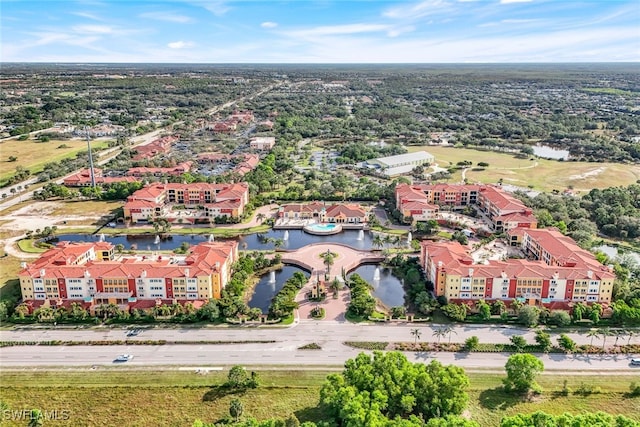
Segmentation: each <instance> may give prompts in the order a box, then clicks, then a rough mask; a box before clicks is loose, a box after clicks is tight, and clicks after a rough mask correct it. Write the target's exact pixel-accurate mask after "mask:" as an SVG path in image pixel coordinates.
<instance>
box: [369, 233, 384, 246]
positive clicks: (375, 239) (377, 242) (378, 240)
mask: <svg viewBox="0 0 640 427" xmlns="http://www.w3.org/2000/svg"><path fill="white" fill-rule="evenodd" d="M371 244H372V245H373V247H374V248H381V247H382V245H383V244H384V243H383V241H382V237H380V235H379V234H376V235H375V236H373V242H371Z"/></svg>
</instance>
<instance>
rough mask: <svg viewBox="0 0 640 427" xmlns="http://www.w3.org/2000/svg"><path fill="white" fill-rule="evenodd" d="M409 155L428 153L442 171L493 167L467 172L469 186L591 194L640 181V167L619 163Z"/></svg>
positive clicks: (438, 152)
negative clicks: (501, 185) (481, 165)
mask: <svg viewBox="0 0 640 427" xmlns="http://www.w3.org/2000/svg"><path fill="white" fill-rule="evenodd" d="M408 150H409V152H416V151H422V150H424V151H428V152H429V153H431V154H433V155H434V156H435V158H436V163H438V165H439V166H440V167H443V168H446V167H448V166H451V165H455V164H456V163H457V162H460V161H463V160H469V161H471V162H473V165H474V166H475V165H477V163H478V162H486V163H489V167H487V168H485V170H484V171H479V172H475V171H472V170H471V169H469V170H467V172H466V178H467V180H468V181H469V182H483V183H497V182H498V180H500V179H502V180H503V182H504V183H505V184H513V185H517V186H520V187H528V186H533V189H535V190H542V191H547V192H549V191H552V190H560V191H562V190H564V189H566V188H568V187H569V186H572V187H574V188H575V190H576V191H588V190H591V189H592V188H606V187H610V186H612V185H629V184H633V183H635V182H636V181H638V180H640V166H639V165H623V164H619V163H588V162H558V161H554V160H545V159H538V158H534V159H532V160H526V159H517V158H515V157H514V155H513V154H508V153H498V152H495V151H479V150H473V149H467V148H453V147H439V146H411V147H408ZM459 181H461V173H460V172H459V171H458V172H456V173H455V174H454V175H453V176H452V178H451V180H450V182H459Z"/></svg>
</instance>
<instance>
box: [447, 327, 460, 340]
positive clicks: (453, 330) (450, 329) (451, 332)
mask: <svg viewBox="0 0 640 427" xmlns="http://www.w3.org/2000/svg"><path fill="white" fill-rule="evenodd" d="M444 333H445V334H448V335H449V344H451V334H456V335H458V333H457V332H456V331H455V329H453V326H447V327H446V328H444Z"/></svg>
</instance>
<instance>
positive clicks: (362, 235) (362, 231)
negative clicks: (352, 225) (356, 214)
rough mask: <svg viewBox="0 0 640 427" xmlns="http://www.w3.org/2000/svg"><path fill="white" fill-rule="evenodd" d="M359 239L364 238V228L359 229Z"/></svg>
mask: <svg viewBox="0 0 640 427" xmlns="http://www.w3.org/2000/svg"><path fill="white" fill-rule="evenodd" d="M358 240H364V230H360V231H358Z"/></svg>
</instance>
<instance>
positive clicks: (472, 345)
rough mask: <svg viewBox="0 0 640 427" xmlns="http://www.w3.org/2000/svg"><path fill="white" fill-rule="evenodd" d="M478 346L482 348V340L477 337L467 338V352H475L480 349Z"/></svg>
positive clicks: (465, 343)
mask: <svg viewBox="0 0 640 427" xmlns="http://www.w3.org/2000/svg"><path fill="white" fill-rule="evenodd" d="M478 346H480V339H479V338H478V337H476V336H475V335H474V336H472V337H469V338H467V339H466V340H465V341H464V349H465V350H467V351H474V350H477V349H478Z"/></svg>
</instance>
